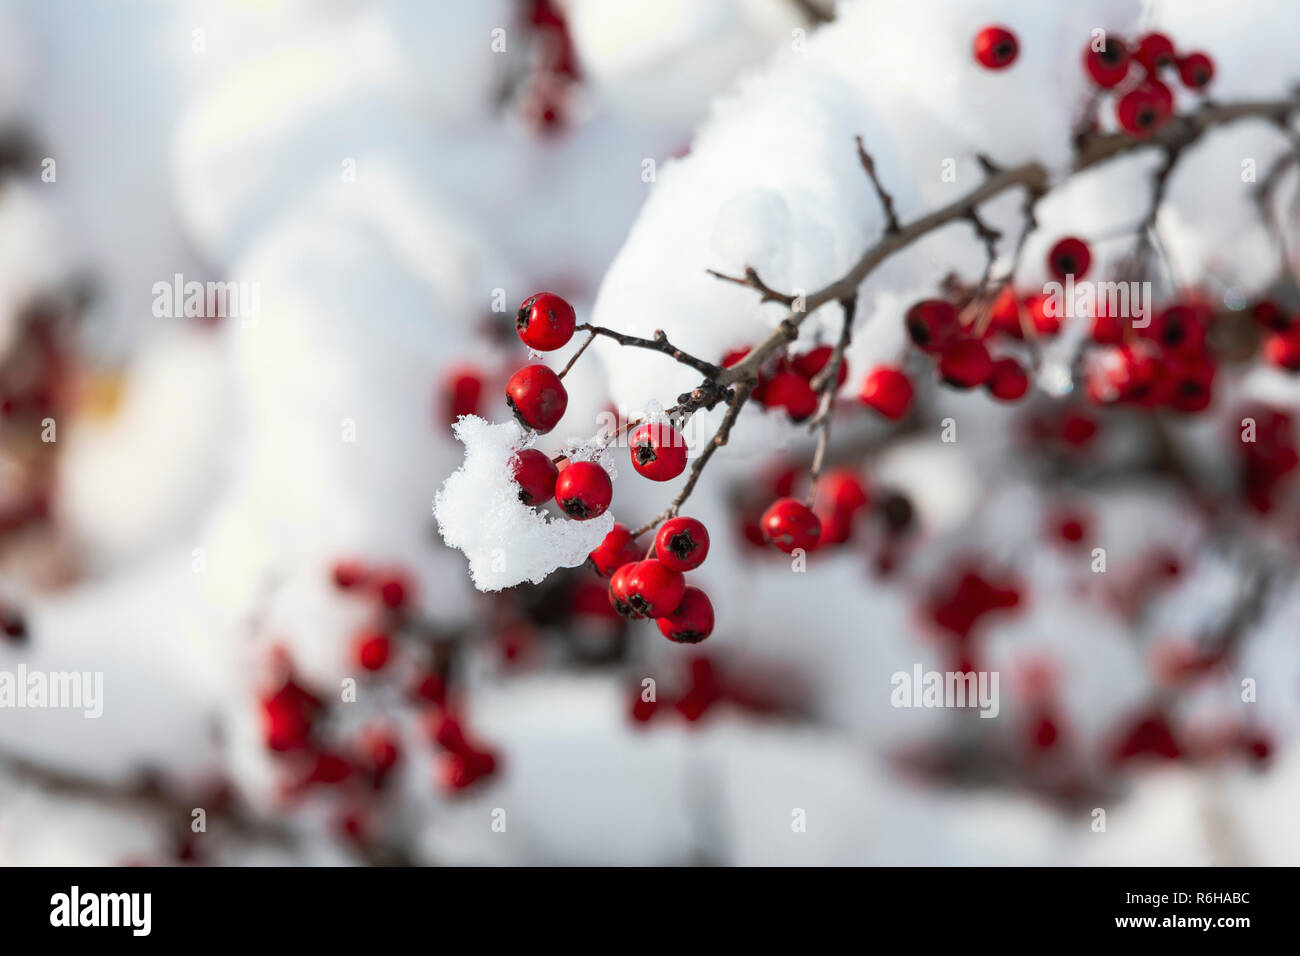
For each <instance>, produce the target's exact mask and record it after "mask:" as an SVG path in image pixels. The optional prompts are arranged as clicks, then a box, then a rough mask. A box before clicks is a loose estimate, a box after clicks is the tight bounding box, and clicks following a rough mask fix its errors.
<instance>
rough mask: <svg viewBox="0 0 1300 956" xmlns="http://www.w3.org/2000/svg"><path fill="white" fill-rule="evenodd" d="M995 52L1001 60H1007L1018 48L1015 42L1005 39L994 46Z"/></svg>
mask: <svg viewBox="0 0 1300 956" xmlns="http://www.w3.org/2000/svg"><path fill="white" fill-rule="evenodd" d="M993 52H994V53H995V54H996V55H997V58H998V59H999V60H1005V59H1008V58H1010V57H1011V56H1012V55H1013V54H1014V53H1015V52H1016V48H1015V46H1014V45H1013V44H1011V43H1008V42H1007V41H1006V40H1003V41H1002V42H1001V43H999V44H998V45H997V46H996V47H994V48H993Z"/></svg>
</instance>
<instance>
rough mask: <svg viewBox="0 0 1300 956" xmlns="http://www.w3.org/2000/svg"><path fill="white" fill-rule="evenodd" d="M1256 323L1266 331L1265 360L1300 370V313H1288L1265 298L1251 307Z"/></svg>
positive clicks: (1287, 370)
mask: <svg viewBox="0 0 1300 956" xmlns="http://www.w3.org/2000/svg"><path fill="white" fill-rule="evenodd" d="M1251 316H1252V318H1254V320H1255V322H1256V324H1258V325H1259V326H1260V327H1261V328H1263V329H1264V330H1265V331H1266V336H1265V339H1264V360H1265V361H1267V362H1268V363H1269V364H1270V365H1275V366H1277V367H1278V368H1280V369H1282V370H1283V371H1286V372H1300V315H1287V313H1286V312H1285V311H1283V310H1282V309H1281V308H1280V307H1279V306H1278V305H1277V303H1276V302H1273V301H1272V300H1271V299H1264V300H1261V301H1260V302H1257V303H1255V305H1254V306H1253V307H1252V308H1251Z"/></svg>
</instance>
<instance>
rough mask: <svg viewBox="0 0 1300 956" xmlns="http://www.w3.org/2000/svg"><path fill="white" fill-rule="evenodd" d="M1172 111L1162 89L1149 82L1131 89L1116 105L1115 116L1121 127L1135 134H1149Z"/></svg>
mask: <svg viewBox="0 0 1300 956" xmlns="http://www.w3.org/2000/svg"><path fill="white" fill-rule="evenodd" d="M1163 85H1164V84H1161V86H1163ZM1165 89H1166V90H1167V89H1168V87H1165ZM1170 112H1171V108H1170V106H1169V104H1168V103H1167V102H1166V100H1165V98H1164V96H1163V95H1162V94H1161V92H1160V90H1159V89H1158V88H1157V87H1156V86H1155V85H1154V84H1152V83H1149V82H1148V83H1143V84H1142V85H1141V86H1138V87H1136V88H1134V89H1131V90H1129V91H1128V92H1127V93H1125V94H1124V95H1123V96H1121V97H1120V98H1119V102H1118V103H1117V104H1116V106H1115V117H1116V119H1117V120H1118V121H1119V125H1120V127H1121V128H1122V129H1123V130H1124V131H1125V132H1127V133H1132V134H1133V135H1134V136H1147V135H1148V134H1150V133H1151V131H1152V130H1154V129H1155V128H1156V127H1158V126H1160V125H1161V124H1162V123H1164V121H1165V120H1167V119H1168V118H1169V115H1170Z"/></svg>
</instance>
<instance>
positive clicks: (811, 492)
mask: <svg viewBox="0 0 1300 956" xmlns="http://www.w3.org/2000/svg"><path fill="white" fill-rule="evenodd" d="M840 307H841V308H842V309H843V310H844V325H843V326H842V328H841V329H840V340H839V342H838V343H836V345H835V350H834V351H833V352H832V353H831V357H830V361H828V362H827V363H826V367H825V368H823V369H822V370H821V371H820V372H818V373H817V375H816V376H815V377H814V378H813V381H812V387H813V390H814V391H818V392H820V393H821V404H820V406H819V407H818V409H817V414H816V416H815V417H814V418H813V421H812V424H811V426H810V427H812V428H816V429H817V449H816V451H814V452H813V460H812V465H811V466H810V467H809V469H808V507H810V508H811V507H812V504H813V498H814V496H815V495H816V494H817V480H818V479H819V478H821V474H822V462H823V461H824V460H825V458H826V446H827V444H828V443H829V442H830V438H831V417H832V416H831V407H832V406H833V405H834V402H835V392H836V391H837V389H836V384H837V382H838V380H839V372H840V365H842V364H843V362H844V352H845V350H846V349H847V348H848V347H849V343H850V342H851V341H852V340H853V316H854V313H856V312H857V308H858V300H857V299H856V298H849V299H844V300H843V301H841V302H840Z"/></svg>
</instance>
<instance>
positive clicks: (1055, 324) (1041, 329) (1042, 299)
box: [1024, 293, 1061, 338]
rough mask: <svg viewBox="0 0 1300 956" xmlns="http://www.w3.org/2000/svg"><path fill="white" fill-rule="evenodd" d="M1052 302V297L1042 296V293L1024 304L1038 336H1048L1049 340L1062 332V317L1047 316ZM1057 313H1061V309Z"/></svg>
mask: <svg viewBox="0 0 1300 956" xmlns="http://www.w3.org/2000/svg"><path fill="white" fill-rule="evenodd" d="M1051 301H1052V297H1051V296H1049V295H1042V294H1041V293H1040V294H1038V295H1031V296H1030V297H1029V298H1027V299H1025V302H1024V308H1025V312H1026V313H1027V314H1028V315H1029V324H1030V325H1031V326H1033V329H1034V331H1035V332H1036V333H1037V334H1038V335H1043V336H1047V337H1049V338H1050V337H1051V336H1053V335H1057V334H1058V333H1059V332H1060V331H1061V317H1060V315H1059V314H1058V315H1048V314H1047V303H1049V302H1051ZM1055 311H1056V312H1058V313H1059V312H1060V309H1056V310H1055Z"/></svg>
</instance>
